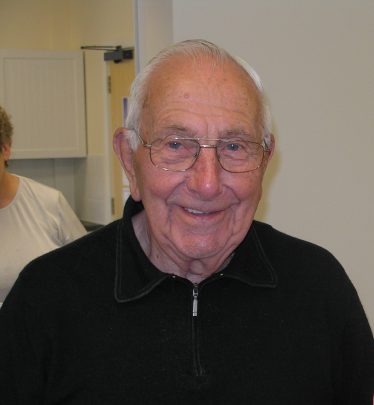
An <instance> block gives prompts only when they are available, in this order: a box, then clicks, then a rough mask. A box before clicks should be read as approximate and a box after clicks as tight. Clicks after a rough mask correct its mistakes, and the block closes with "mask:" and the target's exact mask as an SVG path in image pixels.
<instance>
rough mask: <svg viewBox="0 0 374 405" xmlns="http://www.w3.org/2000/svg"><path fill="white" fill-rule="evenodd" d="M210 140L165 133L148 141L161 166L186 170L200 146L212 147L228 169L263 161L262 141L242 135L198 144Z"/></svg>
mask: <svg viewBox="0 0 374 405" xmlns="http://www.w3.org/2000/svg"><path fill="white" fill-rule="evenodd" d="M199 141H206V142H211V141H212V140H202V139H199V140H197V139H188V138H176V137H166V138H163V139H157V140H155V141H154V142H152V144H151V145H150V153H151V160H152V162H153V164H154V165H155V166H157V167H159V168H161V169H164V170H171V171H184V170H188V169H189V168H190V167H191V166H192V165H193V164H194V162H195V160H196V159H197V157H198V156H199V153H200V151H201V148H215V149H216V152H217V157H218V160H219V162H220V164H221V166H222V167H223V169H225V170H227V171H230V172H234V173H235V172H237V173H240V172H248V171H252V170H256V169H257V168H258V167H259V166H260V165H261V163H262V159H263V154H264V149H263V146H262V145H261V144H258V143H255V142H250V141H247V140H242V139H229V140H218V141H216V143H215V144H203V143H202V144H200V143H199Z"/></svg>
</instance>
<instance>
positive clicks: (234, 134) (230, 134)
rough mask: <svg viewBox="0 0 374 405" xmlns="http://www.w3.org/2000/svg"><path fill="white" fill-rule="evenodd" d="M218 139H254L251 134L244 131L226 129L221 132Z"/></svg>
mask: <svg viewBox="0 0 374 405" xmlns="http://www.w3.org/2000/svg"><path fill="white" fill-rule="evenodd" d="M220 137H221V138H225V139H231V138H246V139H253V138H254V136H253V134H251V133H249V132H248V131H245V130H243V129H228V130H225V131H222V132H221V133H220Z"/></svg>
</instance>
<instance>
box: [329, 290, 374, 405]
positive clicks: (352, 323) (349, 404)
mask: <svg viewBox="0 0 374 405" xmlns="http://www.w3.org/2000/svg"><path fill="white" fill-rule="evenodd" d="M352 289H353V292H352V295H351V299H350V301H349V306H348V310H347V313H346V321H345V325H344V329H343V333H342V337H341V341H340V348H339V349H338V351H337V352H338V353H339V359H338V363H339V364H340V368H339V371H338V373H337V378H336V388H335V398H334V405H372V404H373V392H374V342H373V334H372V331H371V329H370V326H369V323H368V320H367V318H366V315H365V312H364V309H363V307H362V304H361V302H360V300H359V297H358V295H357V293H356V290H355V289H354V288H353V287H352Z"/></svg>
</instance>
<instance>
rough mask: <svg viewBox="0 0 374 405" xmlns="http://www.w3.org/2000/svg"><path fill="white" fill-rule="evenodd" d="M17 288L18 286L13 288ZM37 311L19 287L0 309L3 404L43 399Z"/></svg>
mask: <svg viewBox="0 0 374 405" xmlns="http://www.w3.org/2000/svg"><path fill="white" fill-rule="evenodd" d="M15 290H17V288H15ZM42 327H43V324H42V322H41V321H40V314H39V313H38V311H36V310H35V308H30V307H29V306H28V304H26V302H25V301H24V300H23V299H22V294H21V293H20V292H19V291H11V292H10V294H9V295H8V297H7V299H6V300H5V302H4V304H3V306H2V307H1V310H0V364H1V366H0V402H1V403H2V404H4V405H21V404H27V405H34V404H35V405H36V404H41V403H43V394H42V392H43V376H44V374H45V373H44V372H43V367H42V359H43V355H42V354H41V352H42V351H45V350H46V346H45V345H44V343H45V342H42V338H41V335H42Z"/></svg>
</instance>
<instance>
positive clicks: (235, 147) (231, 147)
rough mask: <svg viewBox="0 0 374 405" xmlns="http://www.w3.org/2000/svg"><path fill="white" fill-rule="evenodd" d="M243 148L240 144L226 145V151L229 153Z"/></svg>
mask: <svg viewBox="0 0 374 405" xmlns="http://www.w3.org/2000/svg"><path fill="white" fill-rule="evenodd" d="M241 148H242V146H241V145H240V144H239V143H228V144H227V145H226V150H227V151H229V152H236V151H238V150H240V149H241Z"/></svg>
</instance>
